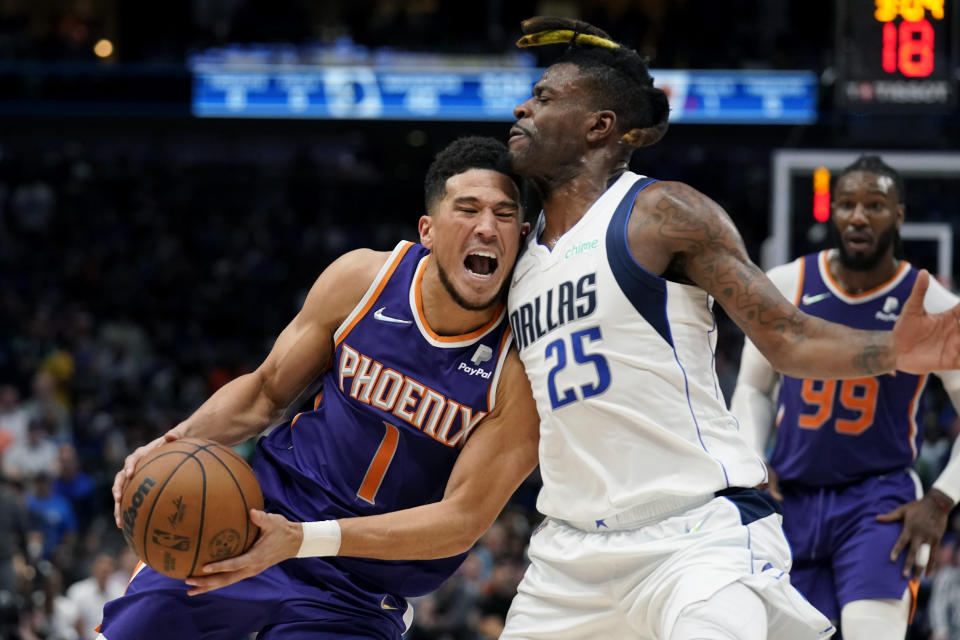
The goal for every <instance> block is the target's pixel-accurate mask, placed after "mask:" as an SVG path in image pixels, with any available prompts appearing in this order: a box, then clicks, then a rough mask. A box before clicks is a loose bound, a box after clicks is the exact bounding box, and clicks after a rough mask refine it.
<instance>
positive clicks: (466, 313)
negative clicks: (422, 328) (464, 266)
mask: <svg viewBox="0 0 960 640" xmlns="http://www.w3.org/2000/svg"><path fill="white" fill-rule="evenodd" d="M420 299H421V301H422V305H423V306H422V311H423V321H424V322H425V323H426V325H427V328H428V329H429V330H430V331H432V332H433V333H435V334H437V335H439V336H462V335H464V334H468V333H473V332H474V331H476V330H477V329H480V328H481V327H483V326H485V325H487V324H489V323H490V322H491V321H492V320H493V319H494V317H496V316H497V315H499V314H500V312H501V311H502V310H503V305H502V304H499V303H498V304H494V305H492V306H490V307H488V308H486V309H481V310H476V311H473V310H470V309H465V308H464V307H462V306H461V305H460V304H458V303H457V302H456V301H455V300H454V299H453V298H452V297H451V296H450V293H449V292H447V290H446V288H445V287H444V286H443V285H442V284H441V283H440V280H439V278H438V277H437V276H436V274H435V273H432V272H431V270H430V269H429V268H428V269H427V272H426V273H424V276H423V280H422V281H421V283H420Z"/></svg>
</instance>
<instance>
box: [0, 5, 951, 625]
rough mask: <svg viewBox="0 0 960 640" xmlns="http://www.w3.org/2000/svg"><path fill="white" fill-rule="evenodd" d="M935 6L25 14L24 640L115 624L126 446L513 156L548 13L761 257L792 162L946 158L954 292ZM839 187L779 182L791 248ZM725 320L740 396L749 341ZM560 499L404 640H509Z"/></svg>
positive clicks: (726, 360)
mask: <svg viewBox="0 0 960 640" xmlns="http://www.w3.org/2000/svg"><path fill="white" fill-rule="evenodd" d="M907 4H908V3H903V5H904V6H905V5H907ZM916 4H919V5H923V8H924V13H923V15H922V16H921V17H920V20H916V19H913V20H911V22H913V23H919V22H922V21H925V22H926V24H927V26H926V27H922V26H919V27H918V26H916V24H914V25H913V26H910V25H908V26H906V27H904V26H903V23H904V22H906V18H905V17H904V16H903V15H899V14H898V13H897V12H898V11H899V10H900V9H901V8H900V5H899V3H897V2H892V3H888V2H885V1H884V0H877V2H874V1H873V0H844V1H842V2H839V1H838V2H827V1H825V0H806V1H804V2H799V1H794V2H791V1H788V0H731V1H729V2H711V1H709V0H686V1H683V0H677V1H673V2H670V1H667V0H632V1H631V0H584V1H582V2H576V1H573V0H553V1H550V0H541V1H536V0H514V1H512V2H506V1H505V0H478V1H477V2H472V3H461V2H444V3H441V2H440V1H439V0H354V1H352V2H311V1H309V0H270V1H266V0H171V1H169V2H162V3H144V2H121V0H58V1H53V0H4V1H2V2H0V114H2V119H0V456H2V470H3V478H4V480H3V483H2V488H0V638H4V639H5V638H23V639H27V640H29V639H33V638H45V639H51V640H52V639H71V638H77V637H92V626H93V625H94V624H96V623H97V622H98V620H99V619H98V612H97V610H98V607H99V606H100V603H101V602H102V600H103V599H104V598H105V597H107V596H108V595H110V594H115V593H116V592H117V590H121V591H122V588H123V585H124V584H125V581H126V578H127V577H128V576H129V571H130V568H131V566H130V565H131V562H132V561H134V559H133V558H131V555H130V553H128V552H124V549H123V542H122V540H121V538H120V536H119V535H118V533H117V531H116V529H115V528H114V526H113V524H112V518H111V515H112V514H111V509H112V502H111V498H110V495H109V491H108V487H109V485H110V483H111V481H112V477H113V474H114V473H115V472H116V470H117V469H118V468H119V466H120V463H121V460H122V459H123V457H124V456H125V455H126V453H127V452H128V451H129V450H130V449H132V448H133V447H136V446H137V445H139V444H142V443H144V442H146V441H148V440H150V439H152V438H153V437H155V436H156V435H158V434H159V433H162V432H163V431H165V430H166V429H168V428H170V427H172V426H174V425H175V424H176V423H177V421H178V420H180V419H181V418H183V417H184V416H185V415H187V414H188V413H189V412H190V411H191V410H192V409H194V408H195V407H196V406H198V405H199V404H200V403H201V402H202V401H203V399H204V398H205V397H207V396H208V395H209V394H210V393H211V392H212V391H213V390H215V389H216V388H218V387H219V386H220V385H222V384H223V383H224V382H226V381H227V380H229V379H231V378H232V377H234V376H236V375H238V374H240V373H243V372H246V371H249V370H251V369H252V368H254V367H255V366H256V365H257V364H258V363H259V362H260V360H261V359H262V358H263V357H264V356H265V354H266V352H267V350H268V349H269V346H270V345H271V344H272V341H273V339H274V338H275V336H276V334H277V333H278V332H279V331H280V329H281V328H282V327H283V326H284V325H285V324H286V322H287V321H288V320H289V319H290V318H291V317H292V316H293V315H294V314H295V313H296V310H297V309H298V307H299V304H300V302H301V301H302V298H303V296H304V294H305V292H306V290H307V289H308V287H309V286H310V285H311V283H312V282H313V280H314V279H315V278H316V276H317V275H318V273H319V272H320V271H321V270H322V269H323V268H324V267H325V266H326V265H327V264H328V263H329V262H330V261H331V260H332V259H333V258H335V257H336V256H337V255H339V254H341V253H342V252H344V251H347V250H349V249H353V248H356V247H372V248H376V249H388V248H390V247H392V246H393V245H394V244H395V242H396V241H397V240H398V239H400V238H407V239H415V238H416V221H417V218H418V216H419V215H420V214H421V213H422V211H423V197H422V178H423V175H424V172H425V170H426V167H427V165H428V164H429V162H430V160H431V158H432V156H433V154H434V153H435V152H436V151H437V150H439V149H440V148H441V147H442V146H444V145H445V144H446V143H447V142H449V141H450V140H452V139H453V138H454V137H456V136H458V135H462V134H473V133H477V134H487V135H493V136H497V137H499V138H503V139H505V138H506V134H507V130H508V128H509V126H510V106H511V105H512V104H513V103H515V102H519V101H521V100H522V99H523V97H525V94H524V92H528V91H529V84H527V85H524V82H526V80H524V78H530V77H533V78H535V77H536V74H537V71H536V70H537V68H538V67H539V65H540V64H542V62H543V60H540V59H537V57H536V55H540V54H539V53H538V54H536V55H534V54H525V55H520V54H518V52H517V51H516V50H515V49H514V47H513V42H514V41H515V40H516V39H517V37H518V36H519V22H520V20H522V19H523V18H525V17H528V16H531V15H536V14H558V15H571V16H576V17H580V18H583V19H585V20H588V21H591V22H593V23H595V24H597V25H599V26H602V27H603V28H605V29H607V30H608V31H609V32H610V33H611V35H612V36H613V37H614V38H615V39H617V40H619V41H621V42H624V43H626V44H628V45H629V46H631V47H634V48H636V49H637V50H639V51H641V52H642V53H644V54H645V55H647V56H649V57H650V58H651V60H652V62H651V66H652V68H653V75H654V77H655V78H658V84H664V83H666V84H668V85H669V86H670V89H671V98H672V106H673V114H674V116H676V117H672V120H673V124H672V125H671V128H670V130H669V132H668V134H667V136H666V137H665V139H664V140H663V141H661V142H660V143H659V144H657V145H655V146H653V147H650V148H647V149H642V150H640V151H638V152H637V153H636V154H635V156H634V160H633V165H632V166H633V168H634V169H635V170H637V171H639V172H642V173H646V174H648V175H652V176H655V177H658V178H661V179H667V180H681V181H684V182H686V183H688V184H690V185H692V186H694V187H696V188H697V189H699V190H701V191H703V192H704V193H706V194H707V195H709V196H711V197H712V198H714V199H715V200H717V201H718V202H719V203H720V204H721V205H722V206H723V207H724V208H725V209H726V210H727V211H728V212H729V213H730V215H731V216H732V217H733V219H734V221H735V222H736V224H737V226H738V227H739V229H740V231H741V233H742V234H743V237H744V240H745V242H746V245H747V247H748V250H749V251H750V254H751V256H752V257H753V258H754V259H755V260H756V261H757V262H758V263H761V264H763V265H764V266H766V267H769V266H773V264H771V262H770V261H771V256H776V255H779V254H777V252H776V251H775V250H773V249H771V246H772V245H771V243H770V242H769V241H768V242H767V243H766V244H764V241H765V240H766V239H767V238H768V237H770V236H772V235H776V234H777V233H780V231H776V230H775V229H774V228H773V227H774V224H773V223H772V222H771V220H772V219H777V218H776V216H775V215H774V213H773V211H774V208H775V206H774V205H775V200H776V197H777V190H782V189H783V183H782V182H780V183H778V185H779V186H776V187H775V186H774V184H775V180H774V179H775V177H777V176H776V172H777V166H778V165H776V162H775V159H776V158H777V157H778V155H777V154H778V153H779V154H782V153H783V152H784V150H790V152H789V153H794V152H796V153H804V152H805V153H807V155H806V156H804V157H807V158H809V157H813V158H814V159H816V158H817V157H818V154H821V153H822V154H824V162H823V166H824V168H825V169H827V170H836V169H837V168H839V166H842V164H841V165H839V166H837V164H836V161H835V160H834V159H833V156H830V155H829V154H828V153H827V152H837V151H843V152H849V153H858V152H860V151H863V150H875V151H879V152H891V153H892V152H897V153H899V154H903V155H902V156H898V157H903V158H923V159H925V160H924V162H920V165H922V166H923V167H927V168H926V169H923V168H921V169H919V170H918V171H919V172H918V173H916V174H910V175H909V176H908V178H907V188H906V191H907V219H908V221H910V222H911V223H924V225H926V226H923V227H922V229H921V232H920V234H919V236H918V238H919V239H917V240H911V241H908V242H907V252H908V254H909V255H910V257H911V258H912V259H913V260H914V261H916V262H917V263H918V264H921V265H922V266H926V267H928V268H930V269H931V270H933V271H934V272H935V273H937V275H938V277H940V278H941V280H942V281H943V282H945V283H947V284H950V283H957V282H960V271H958V268H957V264H956V260H955V258H953V256H957V255H958V248H957V246H956V245H957V234H956V233H954V231H955V230H956V229H957V226H958V218H960V181H958V180H957V179H956V177H957V174H958V173H960V163H958V160H957V155H955V154H956V153H957V152H958V150H960V117H958V113H960V109H958V107H957V100H956V95H957V82H958V80H957V78H958V64H957V60H958V56H957V48H958V44H960V38H958V26H957V25H958V19H960V17H958V13H960V6H958V3H957V2H956V1H953V0H947V1H946V2H943V1H939V2H938V1H936V0H933V1H930V2H922V3H916ZM888 5H891V6H892V7H893V9H892V11H893V13H892V14H890V15H887V16H883V15H881V14H882V12H883V11H884V10H885V7H886V8H889V7H888ZM904 10H906V9H904ZM938 10H942V12H943V13H942V17H937V16H938V15H941V14H938ZM878 16H879V17H878ZM906 17H909V18H917V16H906ZM888 23H889V24H890V25H892V26H889V27H888V26H887V24H888ZM891 34H893V35H891ZM898 38H899V39H898ZM906 40H913V41H914V43H913V44H909V43H905V41H906ZM904 47H907V48H908V50H907V51H901V49H903V48H904ZM678 71H689V72H699V71H707V72H709V73H706V74H700V75H697V73H691V74H688V75H684V74H682V73H681V74H677V73H676V72H678ZM772 72H776V73H779V72H792V73H791V74H787V75H785V76H781V75H776V73H773V74H772V75H771V73H772ZM338 74H339V75H338ZM531 74H532V75H531ZM671 74H673V75H671ZM658 76H659V77H658ZM344 77H346V80H343V78H344ZM337 78H339V80H337ZM337 82H339V83H340V84H337ZM518 84H519V86H520V88H519V89H518V88H517V85H518ZM771 87H772V88H771ZM778 87H779V88H778ZM518 91H519V94H518V93H517V92H518ZM517 95H520V98H519V99H516V100H514V98H515V96H517ZM391 96H392V97H391ZM681 98H682V99H681ZM393 99H395V100H394V102H392V103H390V100H393ZM378 100H379V102H378ZM458 101H459V102H458ZM388 103H390V104H388ZM391 105H393V106H391ZM461 108H462V109H463V111H459V110H458V109H461ZM391 109H394V110H391ZM927 161H929V163H927ZM813 164H814V165H817V162H816V161H814V163H813ZM894 164H895V166H896V163H894ZM814 169H815V166H810V167H807V168H799V169H796V170H794V171H787V170H786V169H784V170H783V171H786V173H782V174H781V175H780V177H781V178H783V177H786V179H787V180H788V181H789V182H790V189H789V193H790V197H789V198H788V199H787V200H785V201H784V202H781V205H783V206H785V207H786V211H787V212H788V213H787V214H786V216H787V217H786V218H783V217H782V214H781V218H780V221H781V222H783V221H784V220H786V223H787V225H788V226H789V232H788V234H787V236H786V237H787V238H788V239H787V240H785V241H784V242H785V243H786V244H781V245H780V249H781V252H783V251H785V252H786V253H787V254H788V255H789V257H791V258H792V257H793V256H795V255H797V254H798V253H800V252H804V251H809V250H812V249H815V248H817V247H819V246H822V243H823V242H824V239H825V233H824V226H823V225H822V224H820V223H818V222H817V221H816V220H815V219H814V203H815V202H816V200H817V198H816V197H815V189H814V186H815V183H814V179H813V175H814ZM818 184H819V185H820V186H819V187H818V189H820V190H821V191H822V184H823V183H822V182H820V183H818ZM528 196H529V200H530V203H529V204H530V209H531V211H530V215H531V216H532V215H534V214H535V212H536V202H535V198H534V197H533V196H532V194H528ZM778 224H780V223H778ZM778 237H781V239H782V238H783V237H784V236H778ZM951 251H952V254H951V253H950V252H951ZM944 255H946V256H947V262H946V265H947V267H946V268H944V267H943V265H944V262H943V260H942V258H943V256H944ZM938 260H940V261H939V262H938ZM719 315H720V316H721V323H720V327H721V334H720V340H719V343H720V346H719V349H718V353H717V368H718V372H719V374H720V379H721V381H722V383H723V387H724V391H725V393H726V396H727V398H728V399H729V397H730V393H731V391H732V388H733V384H734V382H735V380H736V374H737V367H738V358H739V353H740V347H741V344H742V334H740V332H739V330H738V329H737V328H736V327H734V326H733V325H732V324H731V323H730V322H729V321H727V320H725V319H724V318H723V317H722V311H719ZM923 417H924V425H925V434H926V444H925V446H924V449H923V452H922V455H921V458H920V459H919V460H918V463H917V466H918V470H919V471H920V473H921V476H922V478H923V480H924V481H925V482H927V483H929V482H930V481H932V479H933V478H934V477H935V476H936V473H937V472H938V470H939V469H940V468H941V467H942V465H943V462H944V460H945V457H946V455H947V453H948V450H949V446H950V443H951V442H952V441H953V439H954V438H955V437H956V436H957V433H958V432H960V421H958V419H957V417H956V415H955V413H954V411H953V409H952V407H951V406H950V404H949V402H948V401H947V400H946V397H945V395H944V394H943V392H942V390H940V389H938V388H937V387H936V384H935V383H932V384H931V388H930V390H929V392H928V393H927V394H926V396H925V398H924V400H923ZM241 450H243V451H244V452H245V453H249V451H250V447H249V446H247V447H241ZM638 464H642V461H638ZM537 488H538V481H537V478H536V474H534V476H533V477H531V478H530V479H529V480H528V481H527V482H526V483H525V484H524V486H523V487H522V488H521V489H520V491H518V493H517V495H516V496H515V498H514V500H513V501H512V502H511V505H510V506H509V507H508V508H507V510H506V511H505V512H504V514H503V515H502V516H501V518H500V519H499V520H498V522H497V523H496V525H495V526H494V527H493V528H492V529H491V531H490V532H489V533H488V534H487V535H486V536H485V537H484V539H483V540H482V541H481V542H480V543H479V544H478V545H477V547H476V549H475V551H474V552H473V553H472V554H471V556H470V558H469V559H468V561H467V562H466V563H465V564H464V566H463V569H462V570H461V571H460V572H459V573H458V574H457V576H455V577H454V578H453V579H451V580H450V581H449V582H448V583H447V585H445V586H444V587H443V588H442V589H441V590H440V591H439V592H438V593H436V594H434V595H433V596H429V597H426V598H423V599H421V600H420V601H419V602H417V603H416V607H417V620H416V625H415V627H414V629H413V630H412V631H411V633H410V634H409V636H408V637H409V638H411V639H416V640H421V639H435V640H439V639H456V640H468V639H470V640H472V639H479V638H495V637H497V635H498V632H499V626H500V624H502V618H503V615H504V613H505V612H506V609H507V606H508V604H509V601H510V598H511V597H512V595H513V592H514V590H515V588H516V584H517V582H518V580H519V577H520V575H521V574H522V571H523V569H524V566H525V563H524V555H523V554H524V547H525V541H526V539H527V537H528V536H529V533H530V529H531V527H532V526H534V525H535V524H536V522H537V520H538V518H537V515H536V513H535V510H534V508H533V506H534V500H535V497H536V491H537ZM21 510H22V512H23V513H24V514H25V517H24V518H23V520H22V521H20V520H18V518H17V517H15V516H16V514H18V513H21ZM958 531H960V522H958V521H957V519H956V518H955V519H954V520H953V521H952V522H951V531H950V533H948V536H947V544H945V546H944V549H943V551H942V553H941V557H940V560H941V561H942V563H943V564H944V565H946V566H950V565H955V564H956V563H955V562H954V561H953V550H954V548H955V544H954V542H953V541H954V539H955V536H956V534H957V533H958ZM930 584H931V582H930V580H929V579H927V580H925V582H924V585H923V589H922V591H921V598H922V599H921V607H920V610H919V613H918V615H917V618H916V620H915V622H914V624H913V625H912V627H911V632H910V633H911V635H910V637H911V638H916V639H920V638H927V637H929V630H928V626H927V613H928V607H927V602H928V601H929V599H930V597H931V593H930V591H931V590H930ZM952 606H953V607H955V608H958V609H960V602H953V603H952ZM78 634H79V635H78Z"/></svg>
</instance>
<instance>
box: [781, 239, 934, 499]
mask: <svg viewBox="0 0 960 640" xmlns="http://www.w3.org/2000/svg"><path fill="white" fill-rule="evenodd" d="M800 260H801V261H802V265H801V280H800V285H799V287H798V291H797V297H796V300H795V303H796V305H797V307H798V308H800V309H801V310H803V311H805V312H806V313H809V314H810V315H814V316H817V317H819V318H823V319H825V320H830V321H831V322H837V323H840V324H845V325H847V326H850V327H854V328H856V329H871V330H880V331H889V330H891V329H892V328H893V325H894V323H895V322H896V320H897V318H898V317H899V314H900V311H901V309H902V308H903V303H904V302H905V301H906V299H907V297H909V295H910V290H911V289H912V288H913V283H914V281H915V280H916V279H917V269H916V268H914V267H913V266H912V265H910V264H908V263H906V262H902V263H901V264H900V268H899V269H898V270H897V272H896V274H895V275H894V277H893V278H892V279H891V280H890V281H888V282H886V283H884V284H883V285H881V286H879V287H877V288H875V289H873V290H871V291H867V292H865V293H862V294H859V295H856V296H851V295H848V294H846V293H845V292H843V291H842V289H841V288H840V287H839V285H838V284H837V283H836V282H834V281H833V278H832V277H831V275H830V273H829V271H828V268H827V252H826V251H822V252H820V253H818V254H810V255H807V256H804V257H803V258H801V259H800ZM926 381H927V377H926V376H916V375H912V374H908V373H903V372H902V371H897V372H895V373H892V374H886V375H881V376H876V377H871V378H860V379H856V380H811V379H797V378H791V377H789V376H784V377H783V383H782V384H781V387H780V398H779V409H778V413H777V424H778V431H777V444H776V447H775V449H774V452H773V455H772V456H771V459H770V463H771V466H772V467H773V468H774V469H776V470H777V473H778V474H779V475H780V479H781V481H786V482H796V483H800V484H803V485H807V486H832V485H842V484H847V483H851V482H857V481H860V480H862V479H864V478H867V477H869V476H873V475H877V474H879V473H885V472H888V471H893V470H897V469H904V468H907V467H910V466H912V464H913V461H914V459H915V458H916V456H917V451H918V449H919V447H920V442H921V439H922V437H923V434H922V432H921V430H919V429H918V428H917V414H918V399H919V397H920V394H921V393H922V392H923V388H924V386H925V385H926Z"/></svg>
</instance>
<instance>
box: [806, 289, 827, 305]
mask: <svg viewBox="0 0 960 640" xmlns="http://www.w3.org/2000/svg"><path fill="white" fill-rule="evenodd" d="M829 297H830V293H829V292H827V293H818V294H817V295H815V296H811V295H807V294H806V293H805V294H803V297H802V298H800V301H801V302H803V304H805V305H807V304H814V303H816V302H820V301H821V300H826V299H827V298H829Z"/></svg>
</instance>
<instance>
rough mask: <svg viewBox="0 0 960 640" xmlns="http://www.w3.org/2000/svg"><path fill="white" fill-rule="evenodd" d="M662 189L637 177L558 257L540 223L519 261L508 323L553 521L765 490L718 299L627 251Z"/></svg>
mask: <svg viewBox="0 0 960 640" xmlns="http://www.w3.org/2000/svg"><path fill="white" fill-rule="evenodd" d="M650 182H652V180H650V179H648V178H643V177H642V176H638V175H636V174H634V173H630V172H627V173H625V174H624V175H623V176H621V177H620V178H619V179H618V180H617V181H616V182H615V183H614V184H613V185H612V186H611V187H610V188H609V189H607V191H606V192H605V193H604V194H603V195H602V196H600V198H599V199H598V200H597V201H596V202H594V204H593V205H592V206H591V207H590V209H588V210H587V212H586V214H584V216H583V218H581V219H580V220H579V221H578V222H577V224H576V225H574V226H573V227H572V228H570V229H569V230H568V231H567V232H566V233H565V234H564V235H563V236H562V237H561V238H560V239H559V240H558V241H557V243H556V246H554V247H553V249H552V250H551V249H549V248H548V247H546V246H544V245H542V244H540V243H539V242H538V238H539V237H540V234H541V232H542V230H543V226H544V220H543V214H541V218H540V220H539V222H538V224H537V228H536V230H535V232H534V233H531V234H530V236H529V237H528V239H527V242H526V247H525V250H524V251H523V253H522V254H521V256H520V258H519V260H518V261H517V266H516V270H515V271H514V277H513V282H512V285H511V287H510V296H509V310H510V321H511V324H512V326H513V331H514V336H515V339H516V341H517V346H518V347H519V350H520V356H521V358H522V360H523V363H524V366H525V367H526V370H527V375H528V376H529V377H530V381H531V384H532V386H533V392H534V395H535V396H536V401H537V408H538V410H539V412H540V420H541V421H540V473H541V475H542V477H543V489H542V491H541V493H540V496H539V498H538V500H537V508H538V509H539V510H540V511H541V512H542V513H544V514H545V515H548V516H554V517H557V518H561V519H565V520H584V519H594V518H597V519H600V518H605V517H608V516H612V515H614V514H617V513H621V512H623V511H627V510H630V509H633V508H635V507H643V506H644V505H648V504H653V503H656V502H659V501H663V500H664V499H667V500H668V501H669V499H671V498H672V497H676V498H684V497H690V496H701V495H704V494H709V493H713V492H715V491H719V490H722V489H725V488H727V487H752V486H755V485H757V484H759V483H760V482H762V481H763V480H764V478H765V472H764V467H763V462H762V460H761V459H760V458H758V457H757V456H756V455H755V454H754V453H753V452H752V451H751V450H750V449H749V447H748V446H747V445H746V444H745V443H744V442H743V440H742V439H741V438H740V436H739V434H738V425H737V423H736V420H735V419H734V418H733V416H731V415H730V413H729V412H728V411H727V408H726V403H725V401H724V399H723V394H722V393H721V391H720V385H719V383H718V381H717V376H716V369H715V367H714V347H715V345H716V339H717V332H716V322H715V320H714V317H713V312H712V309H711V307H712V304H713V299H712V298H711V297H710V296H709V295H707V293H706V292H704V291H703V290H701V289H699V288H697V287H693V286H688V285H682V284H677V283H675V282H670V281H667V280H665V279H663V278H661V277H659V276H656V275H653V274H651V273H650V272H648V271H646V270H645V269H644V268H643V267H641V266H640V265H638V264H637V262H636V261H635V260H634V259H633V256H632V255H631V253H630V250H629V248H628V246H627V238H626V227H627V221H628V219H629V217H630V213H631V210H632V208H633V203H634V200H635V199H636V197H637V193H639V191H640V190H641V189H642V188H644V187H646V186H647V184H649V183H650Z"/></svg>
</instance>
